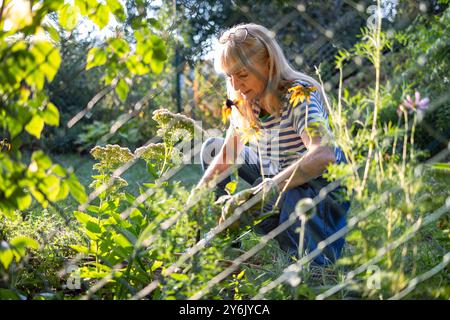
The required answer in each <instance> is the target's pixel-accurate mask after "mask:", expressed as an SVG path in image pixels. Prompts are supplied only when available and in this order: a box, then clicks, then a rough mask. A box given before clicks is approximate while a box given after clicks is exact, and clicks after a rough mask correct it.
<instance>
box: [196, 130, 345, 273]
mask: <svg viewBox="0 0 450 320" xmlns="http://www.w3.org/2000/svg"><path fill="white" fill-rule="evenodd" d="M223 143H224V139H223V138H210V139H208V140H206V141H205V142H204V143H203V145H202V150H201V162H202V168H203V171H205V170H206V168H207V167H208V165H209V163H210V159H212V158H213V157H214V156H215V153H216V152H218V151H219V150H220V148H221V146H222V145H223ZM253 152H254V151H252V150H251V149H250V148H248V147H244V150H243V151H242V153H241V157H242V156H243V160H244V161H243V163H242V164H237V166H238V174H239V177H241V178H242V179H244V180H245V181H247V182H248V183H249V184H250V185H256V184H258V183H259V182H260V181H261V180H262V177H261V173H260V172H261V171H260V165H259V163H255V160H254V159H258V157H256V158H255V155H253V154H252V153H253ZM250 159H252V160H253V161H249V160H250ZM344 161H345V160H344ZM230 181H231V177H230V176H227V177H226V178H225V179H223V180H222V181H221V182H219V183H218V184H217V191H218V195H222V194H226V192H225V190H224V189H225V186H226V184H227V183H228V182H230ZM328 183H329V182H328V181H327V180H325V179H324V178H322V177H318V178H316V179H313V180H311V181H309V182H308V183H305V184H303V185H300V186H297V187H295V188H292V189H290V190H288V191H287V192H285V193H284V194H283V195H282V198H281V201H280V202H279V205H278V209H279V214H277V215H272V216H269V217H267V218H266V219H265V220H263V221H262V222H260V223H259V224H258V225H256V226H255V231H256V232H258V233H259V234H267V233H268V232H270V231H271V230H273V229H274V228H276V227H277V226H278V225H280V224H282V223H283V222H285V221H286V220H288V219H289V217H290V215H291V214H295V213H294V212H295V206H296V204H297V202H298V201H299V200H301V199H304V198H311V199H313V198H315V197H316V196H317V195H318V194H319V192H320V190H321V189H322V188H323V187H326V186H327V185H328ZM342 191H343V190H342V187H338V188H336V189H334V190H333V191H331V192H329V193H328V194H327V196H326V197H325V199H323V200H322V201H321V202H319V203H318V204H317V205H316V208H315V212H316V213H315V214H313V215H312V216H309V219H307V222H306V224H305V238H304V248H305V251H306V253H308V252H311V251H313V250H314V249H316V247H317V244H318V243H319V242H320V241H322V240H324V239H326V238H328V237H329V236H331V235H332V234H334V233H335V232H337V231H339V230H340V229H341V228H343V227H345V225H346V223H347V213H348V210H349V208H350V201H344V200H342V197H341V193H342ZM300 226H301V222H300V219H299V218H296V220H295V222H294V223H293V224H291V225H290V227H288V228H287V229H286V230H285V231H283V232H281V233H280V234H279V235H278V236H276V238H275V239H276V240H277V241H278V243H279V245H280V248H281V249H283V250H284V251H286V252H287V253H289V254H290V255H294V256H298V250H299V239H300V238H299V237H300V233H299V230H300ZM344 243H345V239H344V237H341V238H339V239H338V240H336V241H334V242H333V243H331V244H329V245H328V246H326V247H325V248H324V249H323V251H322V253H321V254H320V255H318V256H317V257H316V258H315V259H314V261H313V262H314V263H315V264H319V265H327V264H331V263H333V262H335V261H336V260H337V259H338V258H339V257H340V255H341V252H342V248H343V246H344Z"/></svg>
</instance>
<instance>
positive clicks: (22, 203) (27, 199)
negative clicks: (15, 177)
mask: <svg viewBox="0 0 450 320" xmlns="http://www.w3.org/2000/svg"><path fill="white" fill-rule="evenodd" d="M16 199H17V205H18V206H17V207H18V209H19V210H21V211H23V210H26V209H28V208H29V207H30V206H31V200H32V198H31V195H30V194H28V193H24V194H23V195H22V196H18V197H16Z"/></svg>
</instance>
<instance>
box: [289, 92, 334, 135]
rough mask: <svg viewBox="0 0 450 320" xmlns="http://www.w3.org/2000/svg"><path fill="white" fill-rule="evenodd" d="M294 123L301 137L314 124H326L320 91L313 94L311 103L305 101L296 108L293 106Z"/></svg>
mask: <svg viewBox="0 0 450 320" xmlns="http://www.w3.org/2000/svg"><path fill="white" fill-rule="evenodd" d="M291 116H292V123H293V126H294V128H295V129H296V131H297V133H298V134H299V135H301V134H302V132H303V130H305V128H307V127H311V125H312V124H313V123H317V122H322V123H324V124H325V123H326V119H325V117H324V106H323V103H322V99H321V98H320V94H319V92H318V91H314V92H312V93H311V96H310V101H309V103H308V102H307V101H306V100H305V101H303V103H299V104H298V105H296V106H292V112H291Z"/></svg>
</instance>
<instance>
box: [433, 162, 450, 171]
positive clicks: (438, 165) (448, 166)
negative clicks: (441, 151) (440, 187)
mask: <svg viewBox="0 0 450 320" xmlns="http://www.w3.org/2000/svg"><path fill="white" fill-rule="evenodd" d="M432 168H433V169H438V170H450V163H443V162H440V163H434V164H433V165H432Z"/></svg>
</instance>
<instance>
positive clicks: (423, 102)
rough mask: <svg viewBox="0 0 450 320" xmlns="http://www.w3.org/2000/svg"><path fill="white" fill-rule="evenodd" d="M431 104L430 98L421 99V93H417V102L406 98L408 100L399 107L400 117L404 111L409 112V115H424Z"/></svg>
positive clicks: (409, 97) (408, 97)
mask: <svg viewBox="0 0 450 320" xmlns="http://www.w3.org/2000/svg"><path fill="white" fill-rule="evenodd" d="M429 103H430V99H429V98H428V97H426V98H424V99H421V98H420V92H419V91H416V92H415V100H414V101H413V99H411V96H406V99H405V100H403V102H402V103H401V104H400V105H399V106H398V108H397V114H398V115H399V116H400V115H401V114H402V111H403V110H408V113H413V112H414V111H416V112H417V113H422V112H424V111H425V110H426V109H428V104H429Z"/></svg>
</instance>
